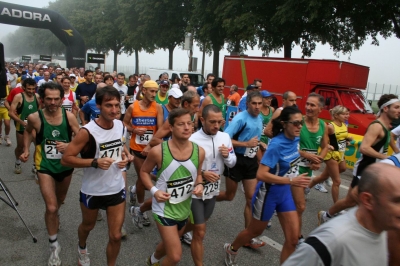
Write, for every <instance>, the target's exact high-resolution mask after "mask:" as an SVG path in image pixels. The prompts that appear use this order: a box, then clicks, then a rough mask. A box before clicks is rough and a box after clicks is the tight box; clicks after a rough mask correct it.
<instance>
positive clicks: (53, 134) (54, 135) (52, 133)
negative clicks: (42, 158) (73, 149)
mask: <svg viewBox="0 0 400 266" xmlns="http://www.w3.org/2000/svg"><path fill="white" fill-rule="evenodd" d="M51 135H52V136H53V137H54V138H55V137H58V136H60V131H58V130H53V132H51Z"/></svg>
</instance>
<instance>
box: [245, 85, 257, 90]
mask: <svg viewBox="0 0 400 266" xmlns="http://www.w3.org/2000/svg"><path fill="white" fill-rule="evenodd" d="M254 89H258V87H257V86H256V85H254V84H250V85H249V86H247V88H246V90H247V91H248V90H254Z"/></svg>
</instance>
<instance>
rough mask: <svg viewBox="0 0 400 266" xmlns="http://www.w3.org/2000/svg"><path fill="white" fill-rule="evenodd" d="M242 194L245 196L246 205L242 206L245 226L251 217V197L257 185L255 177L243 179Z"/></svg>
mask: <svg viewBox="0 0 400 266" xmlns="http://www.w3.org/2000/svg"><path fill="white" fill-rule="evenodd" d="M242 182H243V187H244V194H245V197H246V206H245V208H244V227H245V228H247V227H248V225H249V223H250V221H251V219H252V212H251V199H252V198H253V194H254V191H255V189H256V186H257V179H256V178H254V179H243V180H242Z"/></svg>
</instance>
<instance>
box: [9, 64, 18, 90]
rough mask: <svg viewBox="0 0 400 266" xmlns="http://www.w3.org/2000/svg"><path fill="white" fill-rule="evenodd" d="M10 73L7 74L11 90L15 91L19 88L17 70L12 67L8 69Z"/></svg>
mask: <svg viewBox="0 0 400 266" xmlns="http://www.w3.org/2000/svg"><path fill="white" fill-rule="evenodd" d="M8 71H9V72H8V73H7V78H8V81H9V82H10V87H11V89H14V88H15V87H16V86H17V79H18V75H17V74H16V73H15V71H16V70H15V67H14V66H10V67H9V68H8Z"/></svg>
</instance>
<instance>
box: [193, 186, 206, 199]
mask: <svg viewBox="0 0 400 266" xmlns="http://www.w3.org/2000/svg"><path fill="white" fill-rule="evenodd" d="M203 188H204V186H203V185H198V186H195V187H194V189H193V192H192V194H194V195H196V196H197V197H201V196H202V195H203Z"/></svg>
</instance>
